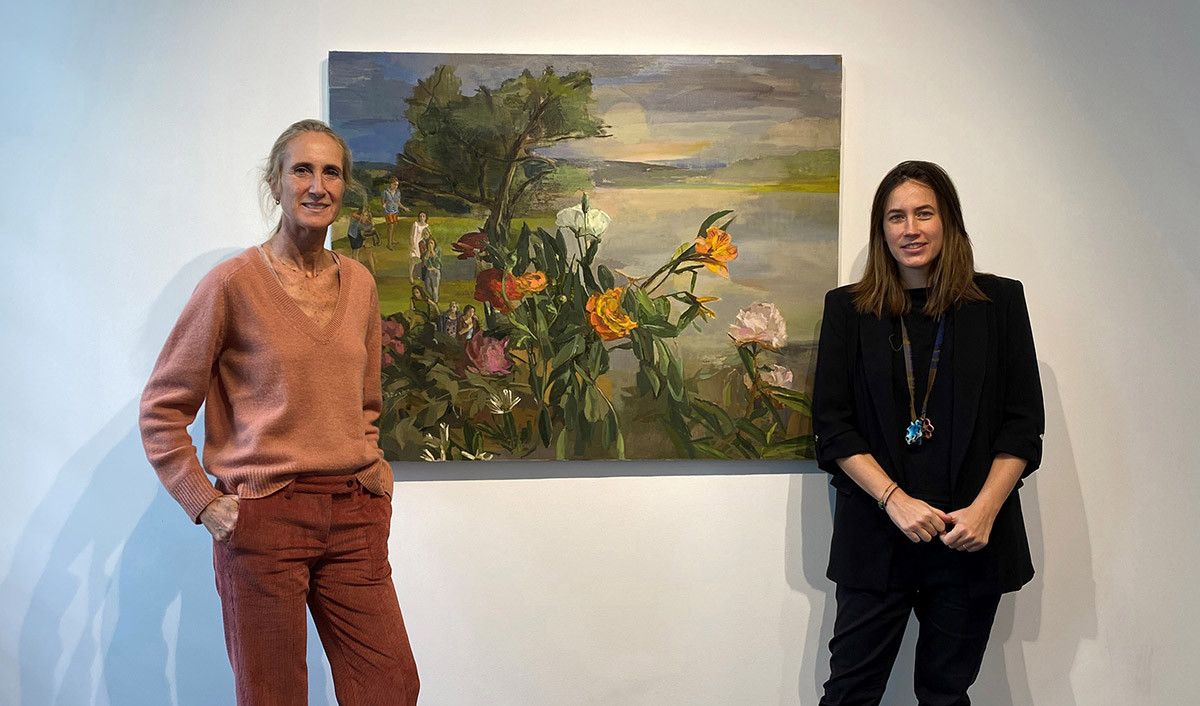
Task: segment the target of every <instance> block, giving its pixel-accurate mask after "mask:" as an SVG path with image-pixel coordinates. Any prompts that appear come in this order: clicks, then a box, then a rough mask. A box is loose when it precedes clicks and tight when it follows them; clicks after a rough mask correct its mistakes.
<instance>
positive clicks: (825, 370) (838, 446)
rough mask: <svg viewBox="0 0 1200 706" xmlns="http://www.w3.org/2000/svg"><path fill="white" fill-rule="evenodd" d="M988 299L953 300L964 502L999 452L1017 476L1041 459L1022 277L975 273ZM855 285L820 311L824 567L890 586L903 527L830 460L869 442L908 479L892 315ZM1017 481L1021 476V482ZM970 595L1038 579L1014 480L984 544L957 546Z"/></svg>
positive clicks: (869, 585)
mask: <svg viewBox="0 0 1200 706" xmlns="http://www.w3.org/2000/svg"><path fill="white" fill-rule="evenodd" d="M975 281H976V283H977V284H978V285H979V286H980V288H981V289H982V290H983V292H984V293H985V294H986V295H987V296H988V299H989V301H985V302H971V303H968V304H965V305H963V306H962V307H960V308H958V309H956V310H955V311H954V360H953V366H954V368H953V370H954V393H953V394H954V410H955V419H954V428H953V436H952V438H951V442H950V459H951V498H952V499H953V501H954V506H955V508H961V507H966V506H967V505H969V504H970V503H971V501H973V500H974V499H975V496H976V495H977V494H978V493H979V490H980V489H981V488H982V487H983V483H984V481H985V480H986V479H987V476H988V472H989V471H990V469H991V465H992V460H993V459H994V458H995V457H996V454H998V453H1002V452H1003V453H1009V454H1012V455H1014V456H1019V457H1020V458H1023V459H1025V460H1026V462H1027V464H1026V466H1025V471H1024V475H1028V474H1030V473H1032V472H1033V471H1034V470H1036V469H1037V467H1038V465H1039V464H1040V463H1041V459H1042V432H1043V430H1044V427H1045V417H1044V412H1043V409H1042V386H1041V381H1040V380H1039V376H1038V363H1037V356H1036V354H1035V353H1034V349H1033V332H1032V330H1031V329H1030V325H1029V312H1028V310H1027V309H1026V306H1025V294H1024V290H1023V288H1022V287H1021V283H1020V282H1018V281H1016V280H1012V279H1005V278H1002V277H995V276H992V275H980V276H978V277H977V278H976V280H975ZM849 290H850V288H849V287H848V286H847V287H840V288H838V289H835V290H833V291H831V292H829V293H828V294H827V295H826V296H825V315H824V319H823V321H822V323H821V340H820V343H819V346H818V350H817V369H816V379H815V382H814V385H813V406H812V409H813V432H814V434H815V436H816V450H817V465H818V466H819V467H820V468H821V469H823V470H825V471H828V472H829V473H830V474H832V478H831V479H830V483H831V484H832V485H833V486H834V487H835V488H837V490H838V492H837V503H836V506H835V510H834V515H833V543H832V547H831V548H830V552H829V570H828V574H827V575H828V576H829V578H830V579H832V580H833V581H835V582H837V583H839V584H844V585H846V586H849V587H852V588H861V589H867V590H876V591H881V590H884V589H885V588H886V587H887V581H888V570H889V567H890V566H891V562H892V552H893V550H894V548H895V546H896V544H895V542H896V537H897V533H899V532H900V530H899V529H897V528H896V526H895V525H894V524H892V521H891V520H890V519H889V518H888V516H887V513H886V512H885V511H883V510H881V509H879V507H878V505H877V504H876V502H875V500H874V499H873V498H872V497H871V496H869V495H868V494H867V493H866V492H865V491H863V490H862V489H861V488H859V487H858V484H856V483H855V482H854V481H853V480H852V479H851V478H850V477H849V476H847V475H846V474H845V473H844V472H843V471H842V470H841V468H840V467H839V466H838V465H837V459H839V458H844V457H846V456H852V455H854V454H858V453H870V454H871V455H873V456H874V457H875V460H877V461H878V462H879V465H880V466H882V467H883V470H884V471H886V472H887V474H888V475H889V476H891V478H892V480H894V481H896V482H898V483H899V484H900V486H901V487H904V484H905V479H904V478H903V476H902V473H901V472H900V469H901V468H902V465H901V464H900V463H898V459H900V458H901V454H902V453H903V452H904V451H903V448H902V447H903V438H902V437H903V430H904V426H905V425H906V424H907V422H908V420H907V419H903V418H902V414H903V411H902V410H897V409H895V406H896V405H895V402H894V398H893V395H892V379H893V378H892V360H893V358H892V349H891V344H890V341H889V336H890V335H891V334H892V325H893V318H892V317H890V316H885V317H883V318H880V317H877V316H874V315H872V314H860V313H858V311H857V310H856V309H855V308H854V303H853V302H852V300H851V295H850V291H849ZM1021 485H1022V483H1020V482H1018V483H1017V487H1018V488H1019V487H1021ZM964 560H965V561H966V562H967V566H968V569H967V570H968V582H969V587H970V591H971V593H972V594H973V595H979V594H986V593H1002V592H1005V591H1015V590H1016V589H1018V588H1020V587H1021V586H1023V585H1024V584H1025V583H1027V582H1028V581H1029V580H1030V579H1031V578H1033V562H1032V560H1031V559H1030V556H1029V540H1028V538H1027V537H1026V535H1025V521H1024V519H1023V518H1022V516H1021V501H1020V498H1019V497H1018V493H1017V491H1016V490H1014V491H1013V493H1012V494H1011V495H1010V496H1009V497H1008V499H1007V500H1006V501H1005V503H1004V505H1003V506H1002V507H1001V508H1000V511H999V513H998V514H997V515H996V521H995V523H994V524H993V525H992V532H991V536H990V538H989V541H988V545H987V546H986V547H984V548H983V549H981V550H980V551H978V552H973V553H968V554H965V555H964Z"/></svg>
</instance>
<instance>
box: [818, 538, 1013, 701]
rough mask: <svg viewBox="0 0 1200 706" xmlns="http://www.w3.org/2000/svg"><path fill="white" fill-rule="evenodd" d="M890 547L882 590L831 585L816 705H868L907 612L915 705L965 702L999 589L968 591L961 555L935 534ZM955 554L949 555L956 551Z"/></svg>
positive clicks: (877, 694)
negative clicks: (915, 629)
mask: <svg viewBox="0 0 1200 706" xmlns="http://www.w3.org/2000/svg"><path fill="white" fill-rule="evenodd" d="M902 541H904V542H906V543H908V544H909V545H910V546H909V547H905V548H901V547H897V549H898V552H897V556H896V562H895V564H894V568H893V576H892V579H891V581H889V590H887V591H864V590H859V589H854V588H847V587H845V586H840V585H839V586H838V587H837V617H836V618H835V619H834V624H833V639H831V640H830V641H829V652H830V656H829V667H830V675H829V680H828V681H826V682H825V695H824V696H823V697H821V706H851V705H853V706H860V705H861V706H874V705H876V704H878V703H879V702H880V700H881V699H882V698H883V692H884V689H885V688H886V687H887V681H888V675H890V674H891V671H892V665H893V664H894V663H895V661H896V654H897V652H899V651H900V642H901V640H902V639H903V637H904V629H905V627H906V626H907V624H908V617H909V615H910V614H911V613H913V612H915V613H916V616H917V621H918V622H919V624H920V632H919V633H918V634H917V651H916V671H915V674H914V675H913V677H914V679H913V681H914V690H915V692H916V696H917V703H918V704H919V706H969V704H970V703H971V700H970V698H968V697H967V689H969V688H970V687H971V685H972V684H973V683H975V678H976V677H977V676H979V666H980V664H982V663H983V653H984V652H985V651H986V650H987V642H988V636H989V635H990V634H991V631H992V622H993V621H994V620H995V618H996V608H997V607H998V606H999V605H1000V595H999V594H995V595H988V596H974V597H972V596H971V595H969V593H968V591H967V585H966V580H965V572H963V571H962V569H961V562H959V559H961V555H957V552H955V551H954V550H952V549H948V548H947V547H945V546H944V545H942V544H941V542H938V541H937V540H936V539H935V540H934V541H933V542H931V543H922V544H920V545H913V544H912V543H909V542H908V540H906V539H905V540H902ZM956 555H957V556H956Z"/></svg>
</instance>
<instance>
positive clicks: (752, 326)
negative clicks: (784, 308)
mask: <svg viewBox="0 0 1200 706" xmlns="http://www.w3.org/2000/svg"><path fill="white" fill-rule="evenodd" d="M729 337H730V338H732V339H733V342H734V343H736V344H737V345H739V346H745V345H749V344H751V343H757V344H759V345H761V346H762V347H763V348H767V349H770V350H773V351H777V350H779V349H780V348H783V347H784V346H785V345H787V324H786V323H784V321H783V314H780V313H779V309H778V308H777V307H776V306H775V305H774V304H771V303H770V302H756V303H754V304H751V305H750V306H748V307H746V308H745V309H742V310H740V311H738V313H737V317H736V318H735V319H734V320H733V324H731V325H730V326H729Z"/></svg>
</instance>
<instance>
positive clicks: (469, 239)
mask: <svg viewBox="0 0 1200 706" xmlns="http://www.w3.org/2000/svg"><path fill="white" fill-rule="evenodd" d="M487 244H488V237H487V233H484V232H482V231H476V232H474V233H467V234H466V235H464V236H463V237H461V238H459V239H458V240H457V241H455V242H453V243H451V244H450V247H451V248H453V249H454V251H455V252H457V253H458V259H459V260H469V259H471V258H473V257H475V256H476V255H478V254H479V253H481V252H483V250H484V249H485V248H486V247H487Z"/></svg>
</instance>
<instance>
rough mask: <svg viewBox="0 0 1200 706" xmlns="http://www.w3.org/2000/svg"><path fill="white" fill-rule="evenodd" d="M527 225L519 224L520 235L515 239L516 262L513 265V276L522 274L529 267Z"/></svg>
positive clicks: (528, 233) (528, 232) (528, 234)
mask: <svg viewBox="0 0 1200 706" xmlns="http://www.w3.org/2000/svg"><path fill="white" fill-rule="evenodd" d="M529 236H530V231H529V224H528V223H524V222H522V223H521V235H520V236H519V237H518V238H517V261H516V263H515V264H514V265H513V273H514V274H523V273H524V272H525V270H526V268H528V267H529Z"/></svg>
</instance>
